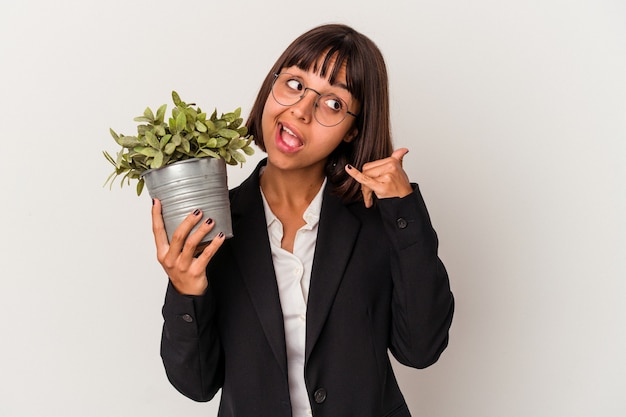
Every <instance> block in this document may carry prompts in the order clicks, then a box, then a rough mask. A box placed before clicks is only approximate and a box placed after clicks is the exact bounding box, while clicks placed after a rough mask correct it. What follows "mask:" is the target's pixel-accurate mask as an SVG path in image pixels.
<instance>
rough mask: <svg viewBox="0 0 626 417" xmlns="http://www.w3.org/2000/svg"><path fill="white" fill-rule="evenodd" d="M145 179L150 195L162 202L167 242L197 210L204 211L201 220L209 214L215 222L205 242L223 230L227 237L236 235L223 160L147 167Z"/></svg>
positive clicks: (182, 162) (197, 159)
mask: <svg viewBox="0 0 626 417" xmlns="http://www.w3.org/2000/svg"><path fill="white" fill-rule="evenodd" d="M143 178H144V180H145V182H146V187H147V188H148V192H149V193H150V197H152V198H157V199H159V200H160V201H161V204H162V214H163V221H164V222H165V231H166V232H167V239H168V241H171V239H172V235H173V234H174V230H176V228H177V227H178V225H179V224H180V223H181V222H182V221H183V220H184V219H185V218H186V217H187V216H188V215H189V213H191V212H193V211H194V210H195V209H200V210H202V216H203V218H202V221H205V220H206V219H208V218H209V217H210V218H212V219H213V220H214V221H215V227H213V230H211V232H210V233H209V234H207V235H206V236H205V237H204V239H203V240H202V243H205V242H209V241H211V240H213V238H214V237H215V236H217V234H218V233H220V232H224V234H225V235H226V237H227V238H230V237H233V231H232V224H231V218H230V200H229V199H228V182H227V176H226V163H225V162H224V160H222V159H216V158H211V157H207V158H196V159H188V160H185V161H180V162H175V163H173V164H170V165H166V166H164V167H163V168H159V169H151V170H148V171H146V172H145V173H144V174H143ZM202 221H201V222H199V223H198V224H197V225H196V227H194V229H193V230H192V232H193V231H194V230H196V229H197V228H198V227H199V225H200V224H202Z"/></svg>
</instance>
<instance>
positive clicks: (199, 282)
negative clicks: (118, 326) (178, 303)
mask: <svg viewBox="0 0 626 417" xmlns="http://www.w3.org/2000/svg"><path fill="white" fill-rule="evenodd" d="M200 219H202V212H201V211H200V210H197V211H195V212H193V213H190V214H189V215H188V216H187V218H185V220H183V222H182V223H181V224H180V226H178V227H177V228H176V230H175V231H174V234H173V235H172V241H171V242H170V243H168V242H167V233H166V232H165V225H164V223H163V216H162V215H161V202H160V201H159V200H157V199H154V203H153V205H152V233H153V234H154V242H155V244H156V250H157V259H158V261H159V263H160V264H161V266H162V267H163V269H164V270H165V272H166V273H167V275H168V276H169V278H170V281H172V284H173V285H174V288H176V290H178V292H179V293H181V294H187V295H202V293H204V291H205V290H206V288H207V286H208V285H209V283H208V280H207V277H206V267H207V265H208V264H209V261H210V260H211V258H212V257H213V255H215V253H216V252H217V250H218V249H219V248H220V246H222V243H224V240H225V236H224V234H223V233H220V234H219V235H218V236H216V237H215V238H214V239H213V240H212V241H211V243H209V244H208V245H206V246H205V247H204V248H199V247H198V245H199V243H200V241H201V240H202V238H203V237H204V236H205V235H206V234H207V233H209V231H211V229H213V227H214V226H215V222H213V221H210V219H209V220H207V221H205V222H203V223H202V224H201V225H200V227H198V229H197V230H196V231H195V232H193V233H191V234H189V232H190V231H191V229H193V227H194V226H195V225H196V224H197V223H198V222H199V221H200ZM198 252H199V254H197V253H198Z"/></svg>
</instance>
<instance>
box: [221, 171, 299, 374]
mask: <svg viewBox="0 0 626 417" xmlns="http://www.w3.org/2000/svg"><path fill="white" fill-rule="evenodd" d="M263 164H264V163H263V162H261V163H260V164H259V166H257V168H256V169H255V171H254V172H253V173H252V175H251V176H250V177H249V178H248V179H247V180H246V181H244V182H243V183H242V184H241V185H240V186H239V189H238V190H237V191H236V193H235V194H234V197H233V198H232V199H231V210H232V215H233V234H234V236H235V237H234V238H233V240H232V245H233V250H234V255H235V257H236V258H237V259H236V264H237V267H238V268H239V270H240V271H241V275H242V276H243V280H244V282H245V285H246V288H247V289H248V292H249V294H250V298H251V299H252V304H253V305H254V308H255V310H256V313H257V315H258V317H259V321H260V322H261V326H262V327H263V331H264V332H265V336H266V337H267V342H268V343H269V345H270V346H271V348H272V351H273V352H274V356H275V357H276V360H277V361H278V363H279V365H280V367H281V369H282V370H283V373H284V374H285V376H286V375H287V353H286V348H285V328H284V325H283V313H282V309H281V307H280V298H279V295H278V285H277V284H276V275H275V272H274V263H273V261H272V253H271V250H270V242H269V238H268V236H267V227H266V221H265V211H264V209H263V201H262V199H261V191H260V187H259V168H260V167H261V166H262V165H263Z"/></svg>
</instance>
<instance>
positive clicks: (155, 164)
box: [150, 151, 163, 169]
mask: <svg viewBox="0 0 626 417" xmlns="http://www.w3.org/2000/svg"><path fill="white" fill-rule="evenodd" d="M162 166H163V152H161V151H157V154H156V155H155V156H154V159H153V160H152V163H151V164H150V168H153V169H155V168H161V167H162Z"/></svg>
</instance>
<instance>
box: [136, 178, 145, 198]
mask: <svg viewBox="0 0 626 417" xmlns="http://www.w3.org/2000/svg"><path fill="white" fill-rule="evenodd" d="M144 184H145V181H144V179H143V178H141V179H140V180H139V182H138V183H137V195H138V196H140V195H141V192H142V191H143V186H144Z"/></svg>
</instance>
